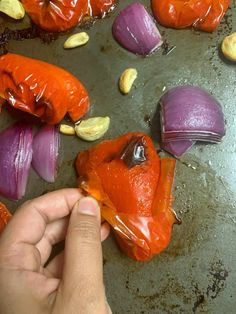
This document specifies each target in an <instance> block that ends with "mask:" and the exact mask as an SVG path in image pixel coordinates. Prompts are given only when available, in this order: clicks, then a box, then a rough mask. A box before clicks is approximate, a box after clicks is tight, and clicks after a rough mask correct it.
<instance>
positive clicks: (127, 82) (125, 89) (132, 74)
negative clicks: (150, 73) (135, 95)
mask: <svg viewBox="0 0 236 314" xmlns="http://www.w3.org/2000/svg"><path fill="white" fill-rule="evenodd" d="M137 76H138V72H137V70H136V69H132V68H129V69H126V70H125V71H124V72H123V73H122V74H121V76H120V80H119V88H120V91H121V92H122V93H123V94H128V93H129V92H130V90H131V88H132V86H133V83H134V81H135V80H136V78H137Z"/></svg>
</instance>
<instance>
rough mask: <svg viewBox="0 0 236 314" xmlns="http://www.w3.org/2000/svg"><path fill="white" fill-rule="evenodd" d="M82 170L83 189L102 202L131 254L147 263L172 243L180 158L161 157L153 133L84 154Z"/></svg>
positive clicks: (80, 160) (130, 136) (122, 244)
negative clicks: (176, 179) (174, 191)
mask: <svg viewBox="0 0 236 314" xmlns="http://www.w3.org/2000/svg"><path fill="white" fill-rule="evenodd" d="M132 154H133V155H132ZM76 169H77V173H78V175H79V186H80V188H82V189H83V190H85V191H86V192H87V193H89V194H90V195H92V196H93V197H94V198H96V199H97V200H98V201H99V202H100V204H101V209H102V216H103V218H104V219H105V220H106V221H108V223H109V224H110V225H111V226H112V227H113V229H114V231H115V235H116V238H117V242H118V244H119V246H120V247H121V249H122V250H123V251H124V252H125V253H126V254H127V255H128V256H130V257H131V258H134V259H136V260H138V261H146V260H149V259H151V258H152V257H153V256H154V255H155V254H157V253H160V252H161V251H162V250H164V249H165V248H166V247H167V246H168V244H169V242H170V238H171V231H172V226H173V224H174V223H176V222H177V218H176V216H175V214H174V212H173V210H172V208H171V203H172V196H171V189H172V184H173V179H174V170H175V160H174V159H171V158H165V159H160V158H159V156H158V155H157V153H156V151H155V148H154V146H153V143H152V141H151V139H150V138H149V137H148V136H147V135H145V134H143V133H128V134H126V135H124V136H121V137H119V138H118V139H115V140H111V141H105V142H102V143H101V144H99V145H97V146H95V147H94V148H91V149H90V150H87V151H84V152H81V153H80V154H79V155H78V157H77V161H76Z"/></svg>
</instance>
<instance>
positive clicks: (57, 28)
mask: <svg viewBox="0 0 236 314" xmlns="http://www.w3.org/2000/svg"><path fill="white" fill-rule="evenodd" d="M21 2H22V4H23V5H24V8H25V10H26V12H27V13H28V14H29V16H30V17H31V19H32V21H33V22H34V23H35V24H36V25H38V26H39V27H40V28H42V29H44V30H47V31H51V32H62V31H66V30H68V29H70V28H72V27H74V26H76V25H77V24H78V23H80V22H81V21H82V19H83V18H84V17H85V16H91V17H103V16H104V15H105V14H106V13H107V12H108V11H109V10H110V9H112V7H113V6H114V4H115V2H116V0H21Z"/></svg>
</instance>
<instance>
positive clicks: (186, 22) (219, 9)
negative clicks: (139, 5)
mask: <svg viewBox="0 0 236 314" xmlns="http://www.w3.org/2000/svg"><path fill="white" fill-rule="evenodd" d="M151 2H152V10H153V14H154V16H155V18H156V19H157V21H158V22H159V23H160V24H162V25H163V26H166V27H171V28H186V27H191V26H192V27H194V28H195V29H198V30H202V31H206V32H213V31H214V30H215V29H216V28H217V26H218V25H219V23H220V22H221V20H222V18H223V16H224V14H225V12H226V11H227V9H228V7H229V4H230V0H151Z"/></svg>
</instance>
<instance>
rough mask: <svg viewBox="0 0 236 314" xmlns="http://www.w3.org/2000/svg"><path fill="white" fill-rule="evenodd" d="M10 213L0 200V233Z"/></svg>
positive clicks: (9, 217)
mask: <svg viewBox="0 0 236 314" xmlns="http://www.w3.org/2000/svg"><path fill="white" fill-rule="evenodd" d="M11 217H12V215H11V213H10V212H9V210H8V209H7V208H6V206H5V205H4V204H3V203H1V202H0V233H1V232H2V231H3V229H4V228H5V226H6V225H7V223H8V222H9V220H10V219H11Z"/></svg>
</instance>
